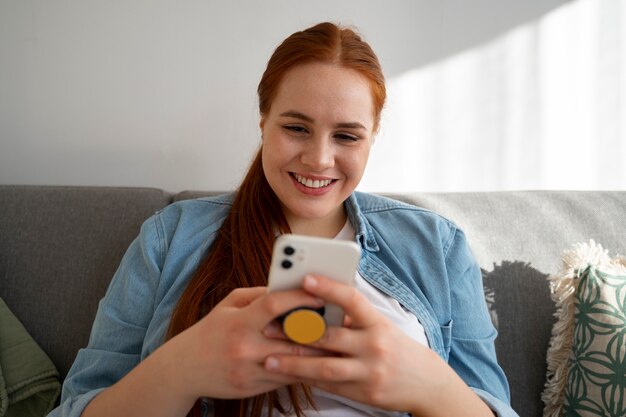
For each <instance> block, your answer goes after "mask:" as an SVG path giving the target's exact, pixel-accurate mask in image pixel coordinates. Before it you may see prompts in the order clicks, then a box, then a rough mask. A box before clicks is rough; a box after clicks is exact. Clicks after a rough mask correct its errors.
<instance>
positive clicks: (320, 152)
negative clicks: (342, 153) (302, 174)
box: [300, 137, 335, 171]
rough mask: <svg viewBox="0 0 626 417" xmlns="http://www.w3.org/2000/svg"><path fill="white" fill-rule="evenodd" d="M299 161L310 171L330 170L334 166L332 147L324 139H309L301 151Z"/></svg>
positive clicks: (333, 150)
mask: <svg viewBox="0 0 626 417" xmlns="http://www.w3.org/2000/svg"><path fill="white" fill-rule="evenodd" d="M300 161H301V162H302V164H303V165H305V166H307V167H308V168H310V169H311V170H312V171H323V170H325V169H328V168H332V167H334V166H335V149H334V146H333V144H332V143H331V142H330V141H329V140H327V139H326V138H322V137H315V138H310V140H308V141H307V144H306V146H305V147H304V149H303V150H302V154H301V156H300Z"/></svg>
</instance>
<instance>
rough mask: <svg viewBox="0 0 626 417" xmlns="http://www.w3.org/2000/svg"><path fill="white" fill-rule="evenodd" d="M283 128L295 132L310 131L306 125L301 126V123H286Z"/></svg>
mask: <svg viewBox="0 0 626 417" xmlns="http://www.w3.org/2000/svg"><path fill="white" fill-rule="evenodd" d="M283 128H284V129H285V130H288V131H290V132H293V133H307V132H308V130H307V129H306V127H304V126H300V125H285V126H283Z"/></svg>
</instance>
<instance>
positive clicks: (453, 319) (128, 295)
mask: <svg viewBox="0 0 626 417" xmlns="http://www.w3.org/2000/svg"><path fill="white" fill-rule="evenodd" d="M231 203H232V195H230V194H229V195H222V196H217V197H209V198H201V199H196V200H187V201H180V202H177V203H174V204H172V205H169V206H167V207H165V208H164V209H163V210H161V211H159V212H157V213H156V214H155V215H154V216H152V217H151V218H149V219H148V220H146V221H145V222H144V224H143V225H142V227H141V231H140V234H139V236H138V237H137V238H136V239H135V241H134V242H133V243H132V244H131V245H130V247H129V248H128V250H127V252H126V254H125V255H124V258H123V259H122V262H121V264H120V266H119V268H118V270H117V272H116V273H115V275H114V277H113V279H112V281H111V283H110V286H109V288H108V290H107V293H106V295H105V296H104V298H103V299H102V300H101V301H100V305H99V308H98V312H97V314H96V319H95V321H94V325H93V328H92V332H91V336H90V339H89V344H88V346H87V347H86V348H85V349H81V350H80V351H79V352H78V355H77V357H76V360H75V362H74V364H73V366H72V368H71V369H70V371H69V373H68V376H67V378H66V380H65V382H64V385H63V391H62V396H61V404H60V406H59V407H58V408H56V409H55V410H53V411H52V413H51V414H50V415H49V416H53V417H58V416H64V417H78V416H79V415H80V414H81V412H82V410H83V409H84V408H85V406H86V405H87V403H88V402H89V401H90V400H91V399H93V398H94V397H95V396H96V395H97V394H98V393H100V392H101V391H102V390H104V389H105V388H106V387H108V386H109V385H111V384H112V383H115V382H116V381H118V380H120V379H121V378H122V377H123V376H124V375H126V374H127V373H128V372H129V371H130V370H131V369H133V368H134V367H135V366H136V365H137V364H138V363H139V362H140V361H142V360H143V359H145V358H146V357H147V356H148V355H149V354H150V353H151V352H153V351H154V350H155V349H157V348H158V347H159V346H160V345H161V344H162V343H163V342H164V337H165V333H166V331H167V327H168V325H169V319H170V316H171V314H172V311H173V309H174V307H175V306H176V303H177V302H178V299H179V298H180V296H181V294H182V292H183V291H184V289H185V287H186V285H187V283H188V281H189V279H190V278H191V276H192V275H193V273H194V272H195V270H196V269H197V268H198V266H199V263H200V262H201V261H202V260H203V258H204V257H205V256H206V253H207V252H208V249H209V247H210V246H211V244H212V242H213V240H214V239H215V237H216V234H217V231H218V230H219V228H220V227H221V225H222V223H223V220H224V218H225V217H226V215H227V213H228V211H229V210H230V207H231ZM345 206H346V211H347V213H348V217H349V220H350V222H351V223H352V225H353V227H354V229H355V231H356V240H357V243H358V244H360V246H361V248H362V251H361V260H360V263H359V272H360V274H361V275H362V276H363V278H364V279H365V280H367V281H368V282H369V283H370V284H372V285H373V286H374V287H376V288H378V289H379V290H380V291H382V292H384V293H386V294H387V295H390V296H391V297H393V298H395V299H396V300H398V301H399V302H400V304H401V305H402V306H403V307H404V308H406V309H407V310H409V311H410V312H412V313H413V314H415V316H416V317H417V318H418V320H419V321H420V323H421V324H422V326H423V327H424V330H425V333H426V337H427V338H428V342H429V345H430V348H431V349H432V350H433V351H435V352H436V353H437V354H438V355H439V356H440V357H442V358H443V359H444V360H445V361H447V362H448V364H449V365H450V366H451V367H452V368H453V369H454V370H455V371H456V372H457V373H458V374H459V376H460V377H461V378H462V379H463V380H464V381H465V383H466V384H467V385H468V386H469V387H471V388H472V389H473V390H474V391H475V392H476V394H477V395H479V396H480V397H481V398H482V399H483V401H485V402H486V403H487V404H488V405H489V406H490V407H491V409H492V410H494V412H496V413H497V415H498V416H503V417H504V416H506V417H513V416H517V414H516V413H515V412H514V411H513V410H512V409H511V407H510V405H509V403H510V399H509V388H508V383H507V380H506V377H505V375H504V373H503V371H502V369H501V368H500V366H499V365H498V363H497V361H496V353H495V348H494V339H495V337H496V330H495V328H494V326H493V325H492V323H491V320H490V316H489V312H488V310H487V306H486V302H485V298H484V293H483V286H482V278H481V272H480V268H479V266H478V264H477V263H476V261H475V259H474V257H473V255H472V254H471V252H470V249H469V247H468V245H467V243H466V240H465V236H464V234H463V232H462V231H461V230H460V229H458V228H457V227H456V226H455V225H454V224H453V223H452V222H450V221H449V220H446V219H444V218H443V217H441V216H439V215H437V214H435V213H432V212H430V211H427V210H424V209H420V208H418V207H415V206H411V205H408V204H405V203H401V202H398V201H395V200H391V199H387V198H383V197H380V196H375V195H372V194H365V193H359V192H355V193H353V194H352V195H351V196H350V197H349V198H348V200H346V202H345Z"/></svg>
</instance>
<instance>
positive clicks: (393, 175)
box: [360, 0, 626, 191]
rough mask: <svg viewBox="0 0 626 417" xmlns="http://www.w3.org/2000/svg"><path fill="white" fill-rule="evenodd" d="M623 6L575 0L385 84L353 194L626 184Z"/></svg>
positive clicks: (614, 0)
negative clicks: (377, 125)
mask: <svg viewBox="0 0 626 417" xmlns="http://www.w3.org/2000/svg"><path fill="white" fill-rule="evenodd" d="M625 24H626V1H625V0H606V1H595V0H579V1H574V2H571V3H568V4H567V5H565V6H562V7H560V8H559V9H556V10H554V11H552V12H551V13H549V14H547V15H545V16H543V17H542V18H541V19H539V20H537V21H534V22H532V23H529V24H527V25H524V26H522V27H519V28H517V29H515V30H513V31H511V32H509V33H507V34H505V35H504V36H502V37H500V38H498V39H496V40H494V41H492V42H490V43H489V44H486V45H483V46H481V47H478V48H475V49H472V50H468V51H465V52H463V53H461V54H458V55H455V56H452V57H450V58H448V59H446V60H443V61H441V62H437V63H434V64H432V65H430V66H428V67H423V68H418V69H415V70H413V71H410V72H407V73H405V74H403V75H400V76H398V77H394V78H392V79H389V80H388V91H389V101H388V104H387V107H386V109H385V112H384V115H383V121H382V127H381V132H380V134H379V136H378V138H377V140H376V143H375V145H374V148H373V151H372V156H371V160H370V165H369V168H368V171H367V172H366V176H365V177H364V179H363V181H362V183H361V186H360V189H363V190H368V191H476V190H506V189H624V188H626V164H625V163H624V160H625V159H626V143H625V142H626V29H625V28H624V25H625Z"/></svg>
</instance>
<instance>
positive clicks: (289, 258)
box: [267, 234, 361, 326]
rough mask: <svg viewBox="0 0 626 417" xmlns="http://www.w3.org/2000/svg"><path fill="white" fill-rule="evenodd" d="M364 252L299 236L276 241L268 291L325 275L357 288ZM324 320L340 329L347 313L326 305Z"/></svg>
mask: <svg viewBox="0 0 626 417" xmlns="http://www.w3.org/2000/svg"><path fill="white" fill-rule="evenodd" d="M360 256H361V249H360V247H359V245H357V244H356V243H355V242H352V241H349V240H335V239H327V238H321V237H312V236H302V235H296V234H285V235H281V236H280V237H278V238H277V239H276V242H275V243H274V248H273V252H272V263H271V264H270V271H269V277H268V284H267V287H268V291H269V292H273V291H283V290H290V289H295V288H300V287H301V286H302V280H303V279H304V277H305V276H306V275H307V274H314V275H322V276H325V277H328V278H331V279H334V280H336V281H339V282H341V283H344V284H347V285H354V279H355V276H356V271H357V267H358V265H359V258H360ZM323 316H324V319H325V321H326V324H327V325H329V326H341V325H342V324H343V317H344V312H343V310H342V309H341V307H339V306H337V305H335V304H327V305H326V306H324V309H323Z"/></svg>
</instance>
